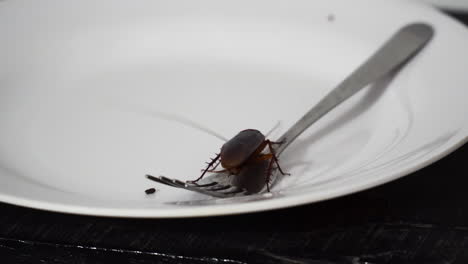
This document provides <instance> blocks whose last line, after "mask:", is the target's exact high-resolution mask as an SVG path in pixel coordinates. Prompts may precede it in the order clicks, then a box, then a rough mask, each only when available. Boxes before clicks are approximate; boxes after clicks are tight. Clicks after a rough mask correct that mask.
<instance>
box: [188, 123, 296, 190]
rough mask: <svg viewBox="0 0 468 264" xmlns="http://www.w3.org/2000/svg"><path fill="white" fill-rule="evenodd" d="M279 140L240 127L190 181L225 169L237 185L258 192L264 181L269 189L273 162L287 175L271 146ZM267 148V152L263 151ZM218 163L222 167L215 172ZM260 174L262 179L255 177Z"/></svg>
mask: <svg viewBox="0 0 468 264" xmlns="http://www.w3.org/2000/svg"><path fill="white" fill-rule="evenodd" d="M282 143H283V142H274V141H271V140H269V139H266V137H265V135H263V134H262V133H261V132H260V131H258V130H256V129H246V130H242V131H241V132H239V133H238V134H237V135H236V136H234V137H233V138H232V139H230V140H229V141H227V142H226V143H224V145H223V146H222V147H221V151H220V153H219V154H217V155H216V157H215V158H213V159H211V161H210V162H207V164H208V166H207V167H206V168H205V169H204V170H203V172H202V174H201V175H200V177H198V178H197V179H196V180H194V181H192V182H197V181H199V180H201V179H202V178H203V176H205V174H206V173H207V172H216V173H222V172H227V173H229V175H234V176H235V179H234V180H233V183H234V184H235V185H236V186H238V187H242V188H246V189H247V191H249V192H252V193H254V192H258V191H260V190H261V188H263V186H264V184H265V183H266V185H267V190H268V192H269V191H270V185H269V182H270V177H271V173H272V170H273V163H275V164H276V167H277V168H278V169H279V171H280V172H281V174H282V175H289V174H288V173H285V172H283V170H282V169H281V167H280V165H279V162H278V157H277V156H276V154H275V150H274V148H273V145H281V144H282ZM267 147H268V150H269V153H263V152H264V150H265V148H267ZM219 164H221V166H222V167H223V170H219V171H215V169H216V168H217V167H218V165H219ZM262 175H263V176H264V178H259V177H261V176H262ZM259 179H260V180H259Z"/></svg>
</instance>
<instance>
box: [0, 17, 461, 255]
mask: <svg viewBox="0 0 468 264" xmlns="http://www.w3.org/2000/svg"><path fill="white" fill-rule="evenodd" d="M451 15H453V16H454V17H456V18H457V19H459V20H460V21H463V22H464V23H465V24H467V25H468V14H455V13H451ZM467 48H468V47H467ZM467 59H468V58H467ZM467 89H468V86H467ZM467 187H468V145H465V146H463V147H462V148H460V149H459V150H457V151H456V152H454V153H452V154H450V155H449V156H447V157H446V158H444V159H442V160H441V161H439V162H436V163H435V164H433V165H430V166H429V167H427V168H424V169H422V170H420V171H418V172H416V173H413V174H411V175H409V176H407V177H404V178H402V179H399V180H397V181H394V182H391V183H388V184H385V185H384V186H380V187H377V188H374V189H371V190H368V191H364V192H360V193H357V194H353V195H349V196H346V197H342V198H338V199H334V200H330V201H326V202H320V203H315V204H310V205H304V206H299V207H295V208H289V209H283V210H276V211H270V212H263V213H255V214H246V215H237V216H226V217H213V218H192V219H165V220H164V219H163V220H158V219H154V220H151V219H122V218H103V217H90V216H78V215H67V214H59V213H51V212H46V211H39V210H33V209H28V208H22V207H17V206H12V205H7V204H2V203H0V263H15V264H16V263H54V264H55V263H135V264H136V263H138V264H146V263H171V264H173V263H263V264H267V263H291V264H298V263H329V264H331V263H333V264H339V263H343V264H344V263H349V264H364V263H367V264H387V263H403V264H404V263H408V264H409V263H425V264H431V263H434V264H435V263H444V264H449V263H454V264H466V263H468V192H467V191H466V189H467Z"/></svg>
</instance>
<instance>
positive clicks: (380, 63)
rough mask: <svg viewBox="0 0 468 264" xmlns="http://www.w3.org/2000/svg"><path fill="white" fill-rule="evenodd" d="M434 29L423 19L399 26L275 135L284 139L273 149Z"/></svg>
mask: <svg viewBox="0 0 468 264" xmlns="http://www.w3.org/2000/svg"><path fill="white" fill-rule="evenodd" d="M433 32H434V31H433V29H432V27H431V26H430V25H427V24H423V23H414V24H409V25H407V26H404V27H403V28H401V29H400V30H398V31H397V32H396V33H395V34H394V35H393V36H392V37H391V38H390V39H389V40H388V41H387V42H385V43H384V44H383V46H382V47H380V48H379V49H378V50H377V51H376V52H375V53H374V54H373V55H372V56H371V57H370V58H369V59H367V61H365V62H364V63H363V64H362V65H361V66H359V68H357V69H356V70H355V71H354V72H353V73H351V75H349V76H348V77H347V78H346V79H344V80H343V81H342V82H341V83H340V84H338V86H337V87H336V88H335V89H333V90H332V91H331V92H330V93H328V94H327V95H326V96H325V97H324V98H323V99H322V100H321V101H320V102H319V103H318V104H317V105H315V106H314V107H312V109H310V110H309V111H308V112H307V113H306V114H305V115H304V116H303V117H302V118H301V119H299V120H298V121H297V122H296V123H295V124H294V125H293V126H292V127H291V128H290V129H289V130H288V131H286V132H285V133H284V134H283V135H282V136H281V137H280V138H279V139H278V141H279V142H284V143H283V144H281V145H280V146H279V147H278V148H277V149H276V153H277V154H278V155H279V154H281V152H282V151H283V150H284V149H285V148H286V147H287V146H288V145H289V144H290V143H291V142H293V141H294V140H295V139H296V138H297V137H298V136H299V135H300V134H301V133H302V132H304V130H306V129H307V128H308V127H309V126H311V125H312V124H313V123H315V122H316V121H317V120H319V119H320V118H321V117H322V116H324V115H325V114H327V113H328V112H329V111H330V110H332V109H333V108H335V107H336V106H337V105H339V104H340V103H342V102H343V101H345V100H346V99H348V98H349V97H351V96H352V95H354V94H356V93H357V92H358V91H360V90H361V89H362V88H364V87H366V86H367V85H369V84H371V83H373V82H375V81H377V80H378V79H380V78H382V77H384V76H385V75H386V74H388V73H389V72H391V71H393V70H395V69H396V68H397V67H399V66H402V65H404V64H405V62H407V61H408V60H409V59H410V58H411V57H413V56H414V55H416V54H417V53H418V52H419V51H420V50H421V49H422V48H423V47H424V45H425V44H426V43H427V42H428V41H429V40H430V39H431V38H432V36H433Z"/></svg>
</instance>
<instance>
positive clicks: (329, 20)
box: [327, 14, 335, 22]
mask: <svg viewBox="0 0 468 264" xmlns="http://www.w3.org/2000/svg"><path fill="white" fill-rule="evenodd" d="M327 20H328V22H333V21H335V15H333V14H329V15H328V16H327Z"/></svg>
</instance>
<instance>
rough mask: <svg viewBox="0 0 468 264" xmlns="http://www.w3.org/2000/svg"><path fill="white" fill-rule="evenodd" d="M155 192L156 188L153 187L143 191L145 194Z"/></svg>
mask: <svg viewBox="0 0 468 264" xmlns="http://www.w3.org/2000/svg"><path fill="white" fill-rule="evenodd" d="M155 192H156V189H155V188H149V189H148V190H145V193H146V194H153V193H155Z"/></svg>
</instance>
